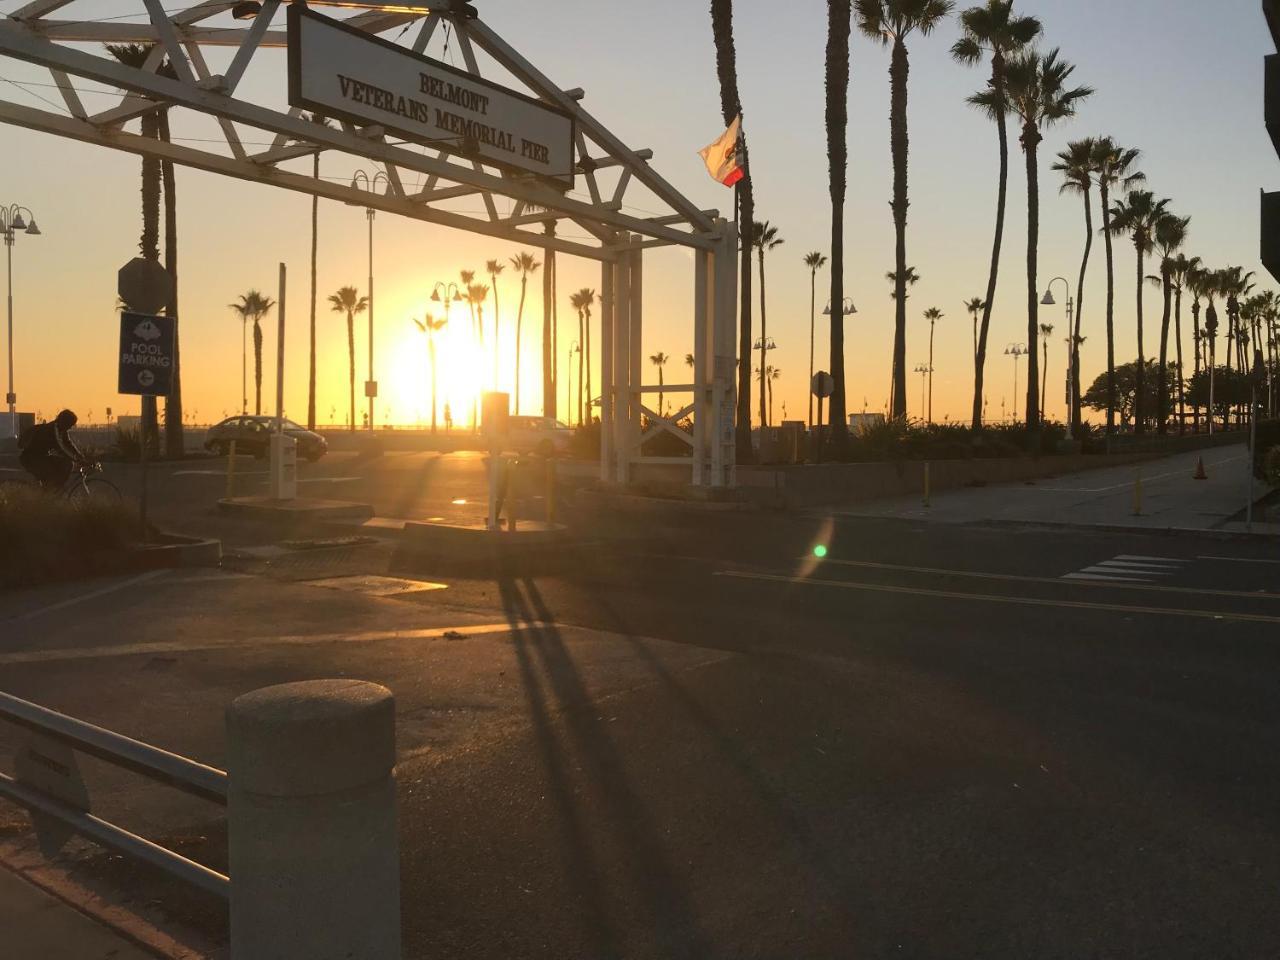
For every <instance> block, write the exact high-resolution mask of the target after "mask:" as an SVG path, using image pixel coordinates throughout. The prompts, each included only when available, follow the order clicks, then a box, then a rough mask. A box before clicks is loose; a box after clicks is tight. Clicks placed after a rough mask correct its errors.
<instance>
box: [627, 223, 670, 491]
mask: <svg viewBox="0 0 1280 960" xmlns="http://www.w3.org/2000/svg"><path fill="white" fill-rule="evenodd" d="M643 239H644V238H643V237H639V236H635V235H632V237H631V239H630V245H631V250H630V252H629V254H628V260H629V261H630V270H629V271H628V272H629V273H630V277H629V278H628V283H629V287H628V291H629V293H630V298H631V305H630V308H629V309H628V310H627V326H628V332H629V334H630V338H631V346H630V348H629V350H628V358H629V359H630V361H631V367H630V376H629V377H628V380H627V411H628V413H627V457H628V459H629V463H635V461H636V460H638V459H639V458H640V434H641V418H640V405H641V402H642V401H643V400H644V394H642V393H641V392H640V386H641V384H643V383H644V269H643V260H642V258H643V256H644V253H643V251H642V249H641V247H640V246H639V244H640V242H641V240H643ZM658 412H659V413H661V412H662V411H658ZM627 482H628V483H630V482H631V471H630V469H629V468H628V471H627Z"/></svg>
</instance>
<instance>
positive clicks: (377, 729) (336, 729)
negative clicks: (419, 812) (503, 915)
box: [227, 680, 400, 960]
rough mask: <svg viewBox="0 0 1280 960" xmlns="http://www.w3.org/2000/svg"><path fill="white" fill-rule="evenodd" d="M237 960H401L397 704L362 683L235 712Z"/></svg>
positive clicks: (265, 694)
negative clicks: (292, 959) (349, 959)
mask: <svg viewBox="0 0 1280 960" xmlns="http://www.w3.org/2000/svg"><path fill="white" fill-rule="evenodd" d="M227 755H228V773H229V774H230V792H229V795H228V809H227V817H228V823H227V832H228V840H229V847H230V859H229V863H230V868H231V876H232V881H233V882H232V884H231V956H233V957H234V958H235V960H276V958H282V957H307V958H312V960H328V958H333V960H337V958H345V957H359V958H361V960H399V957H400V849H399V837H398V834H397V827H396V794H395V774H394V770H395V757H396V754H395V699H394V698H393V697H392V695H391V691H389V690H387V689H386V688H385V687H381V686H379V685H377V684H374V683H365V682H361V681H356V680H313V681H306V682H302V683H287V684H282V685H280V686H274V687H266V688H264V689H262V690H255V691H254V692H252V693H247V694H245V695H244V696H241V697H238V698H237V699H236V700H234V701H233V702H232V704H231V705H230V706H229V707H228V708H227Z"/></svg>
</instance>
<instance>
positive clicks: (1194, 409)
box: [1191, 296, 1204, 433]
mask: <svg viewBox="0 0 1280 960" xmlns="http://www.w3.org/2000/svg"><path fill="white" fill-rule="evenodd" d="M1201 340H1202V334H1201V332H1200V297H1199V296H1196V297H1195V298H1194V299H1193V300H1192V301H1191V346H1192V348H1193V350H1194V354H1195V356H1194V360H1195V374H1196V376H1197V377H1198V376H1199V375H1200V368H1201V366H1202V362H1201V358H1202V357H1203V355H1204V354H1203V351H1202V349H1201ZM1191 423H1192V428H1193V429H1194V430H1195V432H1196V433H1199V432H1200V403H1199V401H1198V400H1197V402H1195V403H1193V404H1192V405H1191Z"/></svg>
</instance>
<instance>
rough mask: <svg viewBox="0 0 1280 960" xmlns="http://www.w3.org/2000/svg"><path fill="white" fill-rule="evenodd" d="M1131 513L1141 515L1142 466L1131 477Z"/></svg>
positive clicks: (1136, 515)
mask: <svg viewBox="0 0 1280 960" xmlns="http://www.w3.org/2000/svg"><path fill="white" fill-rule="evenodd" d="M1133 515H1134V516H1135V517H1140V516H1142V468H1141V467H1139V468H1138V469H1137V470H1136V471H1135V473H1134V477H1133Z"/></svg>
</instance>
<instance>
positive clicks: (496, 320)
mask: <svg viewBox="0 0 1280 960" xmlns="http://www.w3.org/2000/svg"><path fill="white" fill-rule="evenodd" d="M484 269H485V272H486V273H488V274H489V279H490V281H491V282H492V284H493V389H495V390H497V389H498V360H499V357H498V355H499V353H500V352H501V344H502V340H501V339H500V338H499V329H500V327H501V319H502V318H501V315H500V314H499V312H498V274H500V273H502V271H503V270H505V269H507V267H506V264H504V263H501V262H499V261H497V260H486V261H485V265H484Z"/></svg>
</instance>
